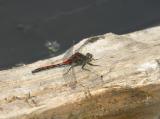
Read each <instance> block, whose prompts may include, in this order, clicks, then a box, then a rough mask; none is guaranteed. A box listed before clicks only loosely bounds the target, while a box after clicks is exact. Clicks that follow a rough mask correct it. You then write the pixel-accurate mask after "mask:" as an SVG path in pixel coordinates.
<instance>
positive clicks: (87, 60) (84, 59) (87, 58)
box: [32, 52, 98, 73]
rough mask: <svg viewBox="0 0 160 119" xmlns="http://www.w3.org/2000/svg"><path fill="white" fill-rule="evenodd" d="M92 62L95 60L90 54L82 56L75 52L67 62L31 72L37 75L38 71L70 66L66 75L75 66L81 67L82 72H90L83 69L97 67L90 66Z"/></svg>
mask: <svg viewBox="0 0 160 119" xmlns="http://www.w3.org/2000/svg"><path fill="white" fill-rule="evenodd" d="M92 60H95V59H94V58H93V55H92V54H91V53H87V54H86V55H84V54H82V53H79V52H76V53H75V54H73V55H72V56H70V57H69V58H68V59H67V60H65V61H63V62H62V63H58V64H52V65H48V66H43V67H39V68H37V69H35V70H33V71H32V73H37V72H40V71H44V70H48V69H51V68H57V67H62V66H70V68H69V70H68V71H67V72H66V73H68V72H69V71H70V69H72V68H73V67H75V66H82V69H83V70H88V71H90V70H89V69H86V68H85V65H86V64H88V65H91V66H98V65H95V64H92V63H91V61H92Z"/></svg>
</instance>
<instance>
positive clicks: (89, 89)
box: [0, 27, 160, 119]
mask: <svg viewBox="0 0 160 119" xmlns="http://www.w3.org/2000/svg"><path fill="white" fill-rule="evenodd" d="M81 45H84V47H83V48H82V49H81V50H80V52H81V53H84V54H85V53H87V52H90V53H92V54H93V55H94V57H95V59H98V60H95V61H93V63H94V64H97V65H99V66H87V68H89V69H90V70H91V71H84V70H82V69H81V67H80V66H78V67H75V68H74V70H72V71H70V72H69V74H68V75H63V73H64V72H63V71H64V68H65V67H62V68H55V69H50V70H46V71H42V72H39V73H37V74H32V73H31V71H32V70H34V69H35V68H37V67H40V66H44V65H46V64H54V63H57V62H61V60H62V58H63V54H62V55H60V56H58V57H55V58H51V59H46V60H43V61H38V62H35V63H33V64H28V65H25V66H21V67H16V68H12V69H9V70H4V71H0V97H1V98H0V119H159V118H160V111H159V110H160V93H159V92H160V86H159V85H160V82H159V81H160V27H154V28H150V29H146V30H142V31H138V32H134V33H130V34H125V35H115V34H112V33H109V34H104V35H101V36H96V37H91V38H87V39H84V40H82V41H81V42H80V43H78V44H76V45H75V46H74V50H76V49H78V48H79V47H80V46H81ZM71 76H72V77H71Z"/></svg>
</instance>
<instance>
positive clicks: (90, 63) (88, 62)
mask: <svg viewBox="0 0 160 119" xmlns="http://www.w3.org/2000/svg"><path fill="white" fill-rule="evenodd" d="M87 64H89V65H91V66H100V65H96V64H92V63H90V62H88V63H87Z"/></svg>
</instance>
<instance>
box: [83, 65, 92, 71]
mask: <svg viewBox="0 0 160 119" xmlns="http://www.w3.org/2000/svg"><path fill="white" fill-rule="evenodd" d="M85 65H86V63H84V64H83V65H82V69H83V70H86V71H90V70H89V69H86V68H85Z"/></svg>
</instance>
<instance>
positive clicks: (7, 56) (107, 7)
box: [0, 0, 160, 69]
mask: <svg viewBox="0 0 160 119" xmlns="http://www.w3.org/2000/svg"><path fill="white" fill-rule="evenodd" d="M159 23H160V1H159V0H0V69H4V68H9V67H12V66H14V65H15V64H18V63H21V62H22V63H31V62H34V61H37V60H39V59H44V58H47V57H49V55H50V54H49V51H48V49H47V47H46V46H45V43H46V41H57V42H58V43H59V44H60V50H59V51H58V52H57V54H58V53H62V52H63V51H65V50H66V49H67V48H68V47H69V46H71V44H72V41H73V40H74V41H76V42H78V41H80V40H81V39H83V38H86V37H90V36H94V35H98V34H104V33H107V32H114V33H118V34H123V33H128V32H132V31H135V30H140V29H144V28H147V27H150V26H154V25H156V24H159Z"/></svg>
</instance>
